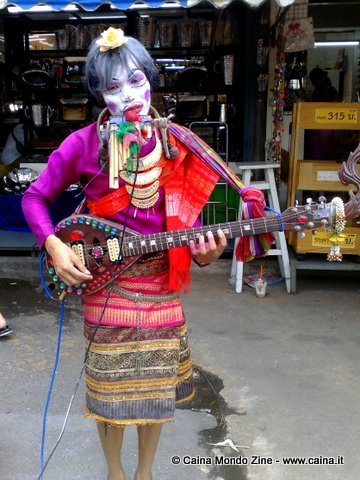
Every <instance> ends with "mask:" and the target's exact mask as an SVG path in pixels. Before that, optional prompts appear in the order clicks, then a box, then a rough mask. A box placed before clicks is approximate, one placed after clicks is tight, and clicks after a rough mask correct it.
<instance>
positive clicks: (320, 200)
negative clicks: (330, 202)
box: [319, 195, 326, 206]
mask: <svg viewBox="0 0 360 480" xmlns="http://www.w3.org/2000/svg"><path fill="white" fill-rule="evenodd" d="M319 202H320V206H323V205H324V203H326V197H324V195H321V197H319Z"/></svg>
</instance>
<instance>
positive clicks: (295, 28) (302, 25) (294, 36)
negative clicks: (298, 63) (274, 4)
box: [284, 17, 315, 53]
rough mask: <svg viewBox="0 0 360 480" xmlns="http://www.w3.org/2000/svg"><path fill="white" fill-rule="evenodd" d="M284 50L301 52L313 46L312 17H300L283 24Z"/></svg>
mask: <svg viewBox="0 0 360 480" xmlns="http://www.w3.org/2000/svg"><path fill="white" fill-rule="evenodd" d="M284 37H285V52H286V53H289V52H301V51H303V50H309V49H310V48H314V45H315V37H314V26H313V19H312V18H311V17H309V18H300V19H297V20H291V21H288V22H285V24H284Z"/></svg>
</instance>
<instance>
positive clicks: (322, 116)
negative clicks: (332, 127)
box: [315, 107, 358, 124]
mask: <svg viewBox="0 0 360 480" xmlns="http://www.w3.org/2000/svg"><path fill="white" fill-rule="evenodd" d="M315 121H316V122H318V123H330V124H334V123H354V124H357V123H358V111H357V109H356V108H341V107H340V108H317V109H316V110H315Z"/></svg>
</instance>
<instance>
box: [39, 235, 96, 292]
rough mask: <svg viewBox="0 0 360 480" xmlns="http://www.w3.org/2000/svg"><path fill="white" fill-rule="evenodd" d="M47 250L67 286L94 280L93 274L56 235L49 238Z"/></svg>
mask: <svg viewBox="0 0 360 480" xmlns="http://www.w3.org/2000/svg"><path fill="white" fill-rule="evenodd" d="M45 249H46V251H47V253H48V254H49V255H50V257H51V259H52V263H53V266H54V268H55V271H56V274H57V276H58V277H59V278H60V279H61V280H62V281H63V282H64V283H65V284H66V285H67V286H73V285H77V284H81V283H83V282H89V281H90V280H92V278H93V277H92V275H91V273H90V272H89V271H88V270H87V268H86V267H85V265H84V264H83V263H82V261H81V260H80V258H79V257H78V256H77V255H76V253H75V252H73V250H72V249H71V248H70V247H68V246H67V245H66V244H65V243H64V242H62V241H61V240H60V239H59V238H58V237H56V236H55V235H49V236H48V237H47V239H46V240H45Z"/></svg>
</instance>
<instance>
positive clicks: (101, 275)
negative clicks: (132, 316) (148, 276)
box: [44, 215, 141, 297]
mask: <svg viewBox="0 0 360 480" xmlns="http://www.w3.org/2000/svg"><path fill="white" fill-rule="evenodd" d="M123 230H124V229H123V226H122V225H120V224H117V223H115V222H110V221H106V222H104V220H103V219H102V218H97V217H93V216H91V215H72V216H71V217H68V218H65V219H64V220H62V221H61V222H59V223H58V224H57V225H56V227H55V234H56V236H57V237H58V238H60V240H61V241H62V242H64V243H66V244H67V245H69V246H70V247H71V248H72V249H73V250H74V252H75V253H76V254H77V255H78V257H79V258H80V259H81V260H82V262H83V264H84V265H85V266H86V268H87V269H88V270H89V271H90V273H91V275H92V276H93V280H91V282H88V283H86V284H85V283H84V284H82V285H76V286H73V287H67V286H66V285H65V284H64V283H63V282H61V280H60V279H59V278H58V276H57V275H56V272H55V269H54V267H53V264H52V259H51V257H50V256H49V255H45V259H44V261H45V266H46V269H47V271H48V273H49V275H50V276H51V279H52V281H53V282H54V284H55V286H56V289H55V292H54V293H55V295H56V296H57V297H59V296H60V295H62V294H63V292H66V293H72V294H76V295H90V294H92V293H94V292H97V291H98V290H100V289H102V288H104V287H105V286H106V285H108V284H109V283H110V282H111V281H112V280H113V279H114V278H116V277H118V276H119V275H121V274H122V273H123V272H124V271H125V270H127V269H128V268H129V267H130V266H131V265H132V264H133V263H135V262H136V261H137V260H138V258H139V257H140V256H141V255H134V256H128V257H126V258H124V257H123V255H122V254H120V249H121V247H122V236H123ZM124 235H125V236H129V235H137V232H135V231H134V230H131V229H130V228H126V232H125V234H124Z"/></svg>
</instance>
